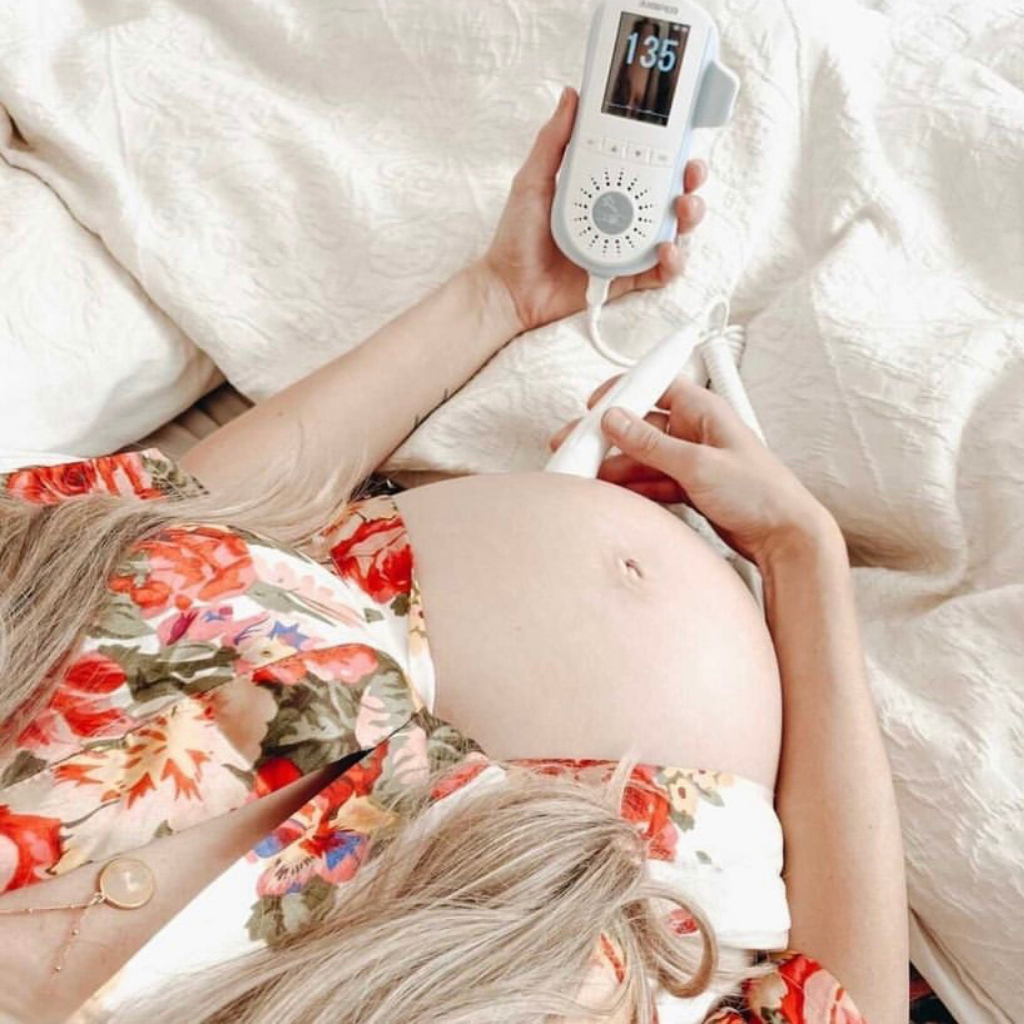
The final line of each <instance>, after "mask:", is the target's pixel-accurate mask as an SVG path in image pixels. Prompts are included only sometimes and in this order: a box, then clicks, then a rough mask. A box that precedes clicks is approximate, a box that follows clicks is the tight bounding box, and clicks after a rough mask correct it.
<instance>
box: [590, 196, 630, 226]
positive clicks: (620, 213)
mask: <svg viewBox="0 0 1024 1024" xmlns="http://www.w3.org/2000/svg"><path fill="white" fill-rule="evenodd" d="M590 215H591V217H593V218H594V223H595V224H596V225H597V226H598V227H599V228H600V229H601V230H602V231H603V232H604V233H605V234H606V235H621V234H622V232H623V231H625V230H626V228H628V227H629V225H630V224H632V223H633V202H632V200H631V199H630V198H629V196H627V195H626V193H625V192H617V191H615V192H602V193H601V194H600V195H599V196H598V197H597V199H596V200H595V201H594V205H593V206H592V207H591V210H590Z"/></svg>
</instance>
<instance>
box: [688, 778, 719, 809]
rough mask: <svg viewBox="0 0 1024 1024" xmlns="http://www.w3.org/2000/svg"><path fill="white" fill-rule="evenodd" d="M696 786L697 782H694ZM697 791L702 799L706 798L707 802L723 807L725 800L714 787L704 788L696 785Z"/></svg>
mask: <svg viewBox="0 0 1024 1024" xmlns="http://www.w3.org/2000/svg"><path fill="white" fill-rule="evenodd" d="M694 785H695V786H697V783H694ZM697 792H698V793H700V795H701V799H702V800H707V802H708V803H709V804H714V805H715V806H716V807H724V806H725V801H724V800H723V799H722V794H721V793H719V792H718V790H716V789H704V788H703V787H702V786H697Z"/></svg>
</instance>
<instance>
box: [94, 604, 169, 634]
mask: <svg viewBox="0 0 1024 1024" xmlns="http://www.w3.org/2000/svg"><path fill="white" fill-rule="evenodd" d="M152 632H153V629H152V627H151V626H149V625H148V624H147V623H146V621H145V619H143V618H142V615H141V614H140V613H139V607H138V605H137V604H135V602H134V601H132V599H131V598H130V597H128V596H127V595H126V594H117V595H116V596H115V595H113V594H110V595H109V596H108V597H107V598H106V600H104V601H103V604H102V608H101V611H100V614H99V617H98V618H97V620H96V622H95V624H94V625H93V626H92V627H90V629H89V633H90V635H92V636H95V637H107V638H109V639H113V640H132V639H135V638H136V637H140V636H147V635H149V634H150V633H152Z"/></svg>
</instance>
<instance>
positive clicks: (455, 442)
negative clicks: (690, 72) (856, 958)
mask: <svg viewBox="0 0 1024 1024" xmlns="http://www.w3.org/2000/svg"><path fill="white" fill-rule="evenodd" d="M707 6H708V7H709V9H710V10H711V12H712V14H713V15H714V16H715V17H716V18H717V20H718V22H719V25H720V27H721V31H722V38H723V53H724V58H725V60H726V61H727V63H729V64H730V65H731V66H732V67H734V68H735V69H736V71H737V72H738V73H739V75H740V79H741V82H742V85H741V92H740V97H739V101H738V106H737V110H736V115H735V118H734V120H733V122H732V124H731V125H730V126H729V127H728V128H727V129H725V130H724V131H723V132H721V133H720V134H718V135H715V136H713V137H711V138H709V139H706V140H703V141H704V144H705V146H706V148H705V150H704V152H705V155H707V156H708V158H709V161H710V164H711V168H712V172H711V179H710V182H709V184H708V185H707V186H706V189H705V196H706V197H707V198H708V200H709V204H710V210H709V215H708V217H707V218H706V220H705V223H704V224H703V225H702V226H701V227H700V228H699V229H698V232H697V234H696V236H695V238H694V240H693V247H692V255H691V262H690V269H689V273H688V277H687V279H686V280H685V281H681V282H678V283H677V284H675V285H673V286H672V288H671V289H669V290H667V291H665V292H661V293H658V294H651V293H646V294H644V295H637V296H631V297H628V298H626V299H624V300H621V301H619V302H617V303H614V304H613V305H612V306H610V307H609V308H608V309H607V311H606V314H605V319H604V321H603V323H604V328H605V331H606V334H607V335H608V336H609V337H610V338H614V339H616V340H617V342H618V343H619V344H620V345H622V346H623V347H628V345H630V344H632V345H633V346H634V347H636V348H640V347H642V346H643V345H644V344H645V343H646V342H648V341H649V340H651V339H653V338H655V337H658V336H660V334H661V333H662V332H664V331H665V330H666V329H667V327H668V326H669V325H670V323H671V321H672V318H673V316H674V315H678V313H679V312H680V311H685V312H689V313H696V312H697V311H698V310H699V309H700V308H701V307H702V306H703V303H704V300H705V298H706V297H707V296H708V294H709V293H710V292H711V291H712V290H716V289H718V288H720V287H724V288H725V289H726V290H727V291H729V292H731V293H732V295H733V319H734V321H738V322H741V323H745V324H746V325H747V327H748V338H749V341H748V347H747V351H746V355H745V357H744V361H743V365H742V375H743V377H744V379H745V381H746V384H747V387H748V390H749V394H750V397H751V400H752V402H753V404H754V407H755V409H756V410H757V413H758V416H759V418H760V420H761V423H762V424H763V426H764V428H765V432H766V434H767V436H768V440H769V443H770V444H771V445H772V446H773V447H774V448H775V450H776V451H777V452H778V453H779V454H780V455H781V457H782V458H783V459H784V460H785V461H786V462H787V463H788V464H789V465H790V466H792V467H793V469H794V470H795V471H796V472H797V473H798V474H799V475H800V476H801V478H802V479H803V480H804V481H805V482H806V483H807V484H808V486H809V487H810V488H811V489H812V490H813V491H814V492H815V493H816V494H817V495H818V496H819V497H820V498H821V499H822V500H823V501H824V502H825V504H826V505H828V507H829V508H830V509H832V510H833V512H834V513H835V515H836V516H837V518H838V520H839V522H840V524H841V525H842V527H843V529H844V531H845V534H846V536H847V538H848V541H849V544H850V548H851V552H852V555H853V558H854V560H855V564H856V566H857V568H856V569H855V574H856V584H857V590H858V597H859V601H860V607H861V610H862V614H863V624H864V635H865V641H866V647H867V659H868V667H869V670H870V677H871V682H872V686H873V688H874V692H875V695H876V697H877V700H878V705H879V708H880V712H881V717H882V721H883V725H884V728H885V732H886V735H887V738H888V741H889V751H890V755H891V759H892V766H893V770H894V773H895V776H896V780H897V784H898V793H899V799H900V808H901V812H902V815H903V821H904V826H905V831H906V847H907V856H908V871H909V884H910V894H911V902H912V906H913V910H914V915H915V920H914V928H915V931H914V939H913V951H914V956H915V961H916V962H917V963H918V965H919V966H920V967H921V968H922V970H923V971H924V973H925V974H926V976H927V977H929V979H930V980H931V981H932V983H933V985H934V986H935V988H936V989H937V991H939V993H940V994H941V995H942V996H943V998H944V999H945V1000H946V1001H947V1003H948V1004H949V1006H950V1008H951V1009H952V1010H953V1011H954V1013H955V1014H956V1015H957V1016H958V1017H959V1019H960V1020H961V1021H962V1022H967V1021H989V1020H999V1021H1020V1020H1024V971H1022V970H1021V966H1022V963H1024V583H1022V581H1024V533H1018V531H1024V358H1022V356H1024V326H1022V316H1024V186H1022V169H1024V163H1022V159H1024V57H1022V54H1024V10H1022V8H1021V5H1020V2H1019V0H973V2H972V0H888V2H886V0H874V2H871V0H862V2H856V0H830V2H829V3H827V4H825V3H821V2H820V0H760V2H758V0H707ZM588 14H589V10H588V5H587V4H585V3H583V2H579V0H574V2H569V0H562V2H559V3H552V2H551V0H436V2H431V3H424V2H422V0H346V2H345V3H337V2H329V0H246V2H241V0H232V2H231V3H214V2H212V0H178V2H170V0H164V2H155V0H117V2H110V3H103V4H99V3H90V2H87V0H77V2H76V0H46V2H42V0H39V2H35V3H24V2H20V0H0V105H2V107H3V108H5V109H6V111H7V112H8V113H9V115H10V118H11V119H12V121H13V123H14V125H15V126H16V129H17V130H16V131H14V130H11V131H9V132H7V133H6V134H5V135H4V137H3V140H2V146H0V153H2V156H3V158H4V159H5V160H6V161H7V162H8V163H9V164H11V165H12V166H14V167H17V168H23V169H25V170H27V171H29V172H31V173H32V174H34V175H35V176H36V177H37V178H38V179H40V180H41V181H43V182H45V183H47V184H48V185H49V186H50V187H51V188H52V189H53V191H54V192H55V193H56V194H57V196H59V197H60V199H61V200H63V202H64V203H65V204H66V205H67V207H68V209H69V210H70V211H71V213H72V214H73V215H74V217H75V218H77V220H78V221H79V222H80V223H81V224H83V225H84V226H85V227H86V228H88V229H90V230H91V231H93V232H95V234H96V235H97V236H98V237H99V239H100V240H101V241H102V242H103V244H104V245H105V247H106V249H107V250H108V251H109V253H110V254H112V256H113V257H114V259H115V260H116V261H117V262H118V263H119V264H120V265H121V266H122V267H123V268H125V269H126V270H127V271H128V273H130V274H131V275H132V277H133V278H134V279H135V281H136V282H137V283H138V285H139V286H140V288H141V292H142V293H143V294H144V296H145V297H146V300H147V301H149V302H151V303H153V304H154V305H155V307H156V308H157V309H159V310H160V311H161V312H162V314H164V315H165V316H166V317H167V318H169V321H170V322H171V323H172V324H173V325H175V326H176V328H178V329H180V331H182V332H183V333H184V335H185V336H187V337H188V338H190V339H191V340H192V341H193V342H195V343H196V344H197V345H198V346H199V347H200V348H202V349H204V350H205V351H206V352H207V353H209V355H211V356H212V357H213V359H214V360H215V361H216V363H217V364H218V365H219V366H220V368H221V369H222V370H223V371H224V373H225V374H226V375H227V377H228V378H229V379H230V380H231V381H232V382H234V383H235V385H236V386H237V387H238V388H239V389H240V390H242V391H243V392H244V393H246V394H247V395H248V396H249V397H251V398H255V399H259V398H261V397H264V396H266V395H269V394H271V393H273V392H274V391H276V390H278V389H280V388H282V387H283V386H285V385H286V384H288V383H289V382H290V381H292V380H294V379H296V378H297V377H299V376H300V375H302V374H304V373H306V372H307V371H309V370H311V369H313V368H314V367H315V366H317V365H319V364H321V363H322V362H324V361H326V360H327V359H328V358H329V357H330V356H332V355H333V354H335V353H337V352H339V351H341V350H343V349H345V348H347V347H350V346H352V345H354V344H356V343H357V342H358V341H360V340H361V339H362V338H364V337H365V336H366V335H368V334H369V333H371V332H372V331H373V330H374V329H375V328H377V327H378V326H380V324H382V323H383V322H384V321H386V320H387V319H389V318H390V317H391V316H393V315H394V314H396V313H398V312H399V311H400V310H402V309H403V308H405V307H407V306H408V305H410V304H412V303H413V302H415V301H416V300H417V299H418V298H420V297H421V296H422V295H423V294H424V293H425V292H426V291H427V290H428V289H430V288H431V287H433V286H434V285H435V284H437V283H439V282H440V280H442V279H443V278H444V277H445V276H447V275H448V274H449V273H451V272H453V271H454V270H455V269H457V268H458V267H459V266H460V265H461V264H462V263H463V262H464V261H465V260H467V259H468V258H470V257H472V256H474V255H476V254H477V253H479V252H480V251H482V249H483V247H484V246H485V245H486V242H487V239H488V237H489V235H490V232H491V230H492V228H493V226H494V224H495V222H496V220H497V217H498V213H499V211H500V208H501V204H502V202H503V200H504V196H505V193H506V189H507V186H508V184H509V181H510V178H511V176H512V174H513V173H514V171H515V169H516V168H517V167H518V165H519V162H520V161H521V159H522V157H523V156H524V155H525V153H526V151H527V149H528V147H529V144H530V141H531V139H532V135H533V133H534V131H535V130H536V128H537V127H538V126H539V125H540V123H541V122H542V121H543V119H544V118H545V117H546V116H547V114H548V112H549V110H550V109H551V107H552V106H553V103H554V100H555V97H556V96H557V92H558V89H559V86H560V85H561V84H562V83H565V82H572V83H577V82H578V76H579V72H580V69H581V67H582V56H583V44H584V28H585V25H586V23H587V19H588ZM607 372H608V371H607V369H606V367H605V366H603V365H602V363H601V361H600V359H599V358H598V357H597V356H595V355H594V354H593V353H592V352H591V350H590V349H589V348H588V346H587V344H586V342H585V341H584V336H583V332H582V324H581V322H580V318H574V319H571V320H569V321H565V322H562V323H559V324H554V325H550V326H549V327H547V328H545V329H543V330H540V331H536V332H533V333H532V334H530V335H527V336H523V337H521V338H519V339H517V340H516V341H515V342H514V343H513V344H511V345H510V346H509V347H508V348H507V349H505V350H504V351H503V352H502V353H500V354H499V355H498V356H497V357H496V358H495V359H494V360H493V361H492V362H491V363H490V364H489V365H488V366H487V367H486V368H485V369H484V370H483V371H482V372H481V373H480V374H479V375H478V376H477V377H476V378H475V379H474V380H473V381H472V382H471V383H470V384H469V385H468V386H467V387H466V388H465V389H464V390H463V391H462V392H461V393H460V394H458V395H457V396H455V398H454V399H452V400H451V401H450V402H449V403H448V404H447V406H445V407H444V408H443V409H441V410H440V411H439V412H437V413H436V414H435V415H434V416H433V417H431V418H430V420H428V421H427V423H426V424H425V425H424V426H423V427H422V428H421V429H420V430H419V431H418V432H417V434H416V435H415V436H414V437H413V438H412V439H410V441H409V442H408V443H407V444H406V445H405V446H404V447H403V449H401V451H400V452H399V453H398V455H397V456H396V458H395V460H394V462H393V464H392V467H393V468H395V469H398V468H404V469H407V470H430V471H439V472H446V473H453V472H463V471H491V470H507V469H512V468H531V467H532V468H537V467H539V466H540V465H541V464H542V462H543V459H544V457H545V452H544V439H545V438H546V437H547V435H548V434H549V433H550V432H551V431H552V430H553V429H554V428H555V427H556V426H558V425H560V423H561V422H562V421H563V420H564V418H566V417H568V416H569V415H571V414H573V413H574V412H575V411H576V410H577V408H578V407H579V405H580V403H581V402H582V399H583V396H584V395H585V394H586V393H587V391H588V390H589V389H590V387H591V386H592V385H593V384H594V383H596V382H597V381H598V380H600V379H602V378H603V377H604V376H606V375H607ZM864 855H865V856H870V855H871V851H870V850H865V852H864Z"/></svg>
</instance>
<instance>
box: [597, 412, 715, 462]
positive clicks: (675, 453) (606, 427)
mask: <svg viewBox="0 0 1024 1024" xmlns="http://www.w3.org/2000/svg"><path fill="white" fill-rule="evenodd" d="M601 429H602V430H603V431H604V433H605V436H606V437H607V438H608V440H609V441H611V442H612V444H614V445H615V446H616V447H617V448H618V449H619V451H621V452H622V453H623V455H629V456H631V457H632V458H633V459H635V460H636V461H637V462H642V463H643V464H644V465H645V466H651V467H653V468H654V469H659V470H661V472H662V473H665V474H666V475H668V476H670V477H672V478H673V479H675V480H680V479H684V478H685V477H686V475H687V471H688V469H689V468H690V466H692V463H693V461H694V459H695V458H697V457H698V452H700V451H701V448H702V446H701V445H699V444H694V443H692V442H690V441H685V440H682V439H680V438H676V437H670V436H669V435H668V434H666V433H665V432H664V431H663V430H660V429H659V428H658V427H657V426H655V425H653V424H651V423H647V422H646V421H645V420H643V419H641V418H640V417H639V416H637V415H636V414H635V413H632V412H629V411H628V410H626V409H622V408H620V407H618V406H613V407H612V408H611V409H609V410H608V411H607V412H605V414H604V416H602V417H601Z"/></svg>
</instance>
